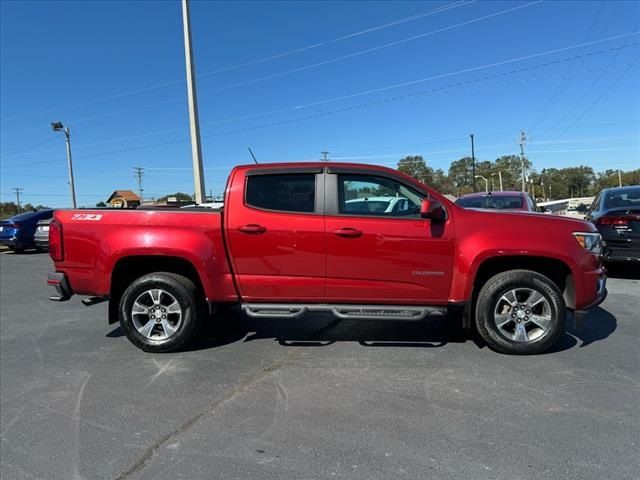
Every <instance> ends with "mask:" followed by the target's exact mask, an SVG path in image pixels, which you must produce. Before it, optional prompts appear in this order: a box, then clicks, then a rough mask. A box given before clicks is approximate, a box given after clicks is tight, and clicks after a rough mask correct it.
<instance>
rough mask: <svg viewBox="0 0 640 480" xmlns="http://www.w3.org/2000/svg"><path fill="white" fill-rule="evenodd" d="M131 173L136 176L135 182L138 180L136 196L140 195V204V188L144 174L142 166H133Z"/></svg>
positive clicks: (141, 190) (141, 189)
mask: <svg viewBox="0 0 640 480" xmlns="http://www.w3.org/2000/svg"><path fill="white" fill-rule="evenodd" d="M133 174H134V176H135V177H136V182H138V196H139V197H140V204H142V192H143V191H144V189H143V188H142V177H143V175H144V167H133Z"/></svg>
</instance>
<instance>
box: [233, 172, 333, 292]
mask: <svg viewBox="0 0 640 480" xmlns="http://www.w3.org/2000/svg"><path fill="white" fill-rule="evenodd" d="M238 176H239V177H240V178H235V179H233V180H232V185H231V192H230V194H229V198H230V205H228V206H227V207H228V211H229V214H228V215H225V220H226V223H225V226H226V236H227V241H228V247H229V251H230V260H231V262H232V265H233V270H234V273H235V275H236V281H237V284H238V288H239V290H240V294H241V295H242V297H243V300H245V301H254V302H255V301H265V302H269V301H271V302H304V301H321V300H322V299H323V298H324V294H325V274H326V264H325V254H326V251H325V236H324V216H323V214H322V210H321V198H322V196H321V195H318V193H322V192H323V189H322V185H323V175H322V173H321V169H315V170H309V169H306V170H305V169H292V171H290V172H287V171H285V170H282V169H280V170H279V171H277V172H276V173H269V172H268V171H266V170H265V169H256V170H255V171H253V172H252V171H249V172H247V174H246V176H245V175H238ZM242 193H244V198H242Z"/></svg>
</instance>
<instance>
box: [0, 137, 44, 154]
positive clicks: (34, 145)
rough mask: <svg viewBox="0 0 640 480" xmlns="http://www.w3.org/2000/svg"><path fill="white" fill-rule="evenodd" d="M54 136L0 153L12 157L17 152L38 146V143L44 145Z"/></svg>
mask: <svg viewBox="0 0 640 480" xmlns="http://www.w3.org/2000/svg"><path fill="white" fill-rule="evenodd" d="M55 139H56V138H55V137H49V138H47V139H46V140H43V141H42V142H37V143H31V144H29V145H23V146H21V147H19V148H18V149H16V150H14V151H12V152H10V153H5V154H2V157H4V158H7V157H12V156H14V155H16V154H18V153H21V152H24V151H25V150H30V149H32V148H34V147H39V146H40V145H44V144H45V143H49V142H52V141H54V140H55Z"/></svg>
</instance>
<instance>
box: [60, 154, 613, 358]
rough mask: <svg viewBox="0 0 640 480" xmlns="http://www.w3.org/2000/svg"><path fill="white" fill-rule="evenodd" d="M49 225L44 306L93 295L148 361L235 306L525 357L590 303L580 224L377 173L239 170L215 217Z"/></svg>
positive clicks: (66, 219) (591, 271)
mask: <svg viewBox="0 0 640 480" xmlns="http://www.w3.org/2000/svg"><path fill="white" fill-rule="evenodd" d="M398 198H400V199H402V201H399V200H397V199H398ZM369 199H370V200H369ZM353 200H357V201H353ZM405 200H406V201H405ZM49 232H50V239H49V251H50V255H51V258H52V259H53V261H54V265H55V271H53V272H50V273H49V276H48V283H49V284H50V285H53V286H55V288H56V289H57V292H58V295H57V296H54V297H52V299H54V300H67V299H68V298H69V297H70V296H71V295H73V294H79V295H89V296H93V297H98V298H99V299H107V298H108V299H109V301H110V308H109V316H110V319H109V321H110V322H111V323H114V322H117V321H119V322H120V324H121V326H122V329H123V330H124V332H125V333H126V335H127V337H128V338H129V340H131V341H132V342H133V343H134V344H135V345H136V346H138V347H140V348H142V349H143V350H145V351H151V352H166V351H174V350H177V349H180V348H182V347H184V346H185V345H186V344H187V342H189V341H190V340H192V339H193V337H194V336H195V335H196V332H197V330H198V327H199V326H201V324H202V323H203V321H204V319H205V318H207V317H208V315H207V313H208V312H211V311H213V310H214V308H215V307H216V306H219V305H222V304H234V303H236V304H237V303H240V304H241V305H242V308H243V309H244V311H245V312H246V314H247V315H249V316H252V317H281V318H297V317H301V316H303V314H304V313H305V312H331V313H333V314H334V315H335V316H337V317H338V318H342V319H357V320H360V321H366V320H371V319H374V320H380V319H384V320H405V321H406V320H420V319H422V318H424V317H425V316H427V315H433V314H446V313H447V312H448V311H449V312H459V313H463V314H462V315H461V317H462V319H463V324H464V326H465V327H467V328H470V327H473V326H475V328H476V329H477V331H478V333H479V334H480V335H481V336H482V338H483V339H484V340H485V341H486V342H487V344H488V345H489V346H490V347H491V348H493V349H494V350H497V351H500V352H505V353H512V354H532V353H539V352H543V351H545V350H546V349H548V348H549V347H551V345H553V343H554V342H555V341H556V340H557V338H558V336H559V335H561V333H562V332H563V330H564V325H565V319H566V316H567V311H568V310H572V311H573V312H574V314H575V315H577V316H578V315H580V314H582V313H584V311H585V310H586V309H588V308H590V307H593V306H595V305H597V304H599V303H600V302H601V301H602V300H603V299H604V297H605V295H606V289H605V280H606V278H605V271H604V269H603V267H602V260H601V250H602V242H601V238H600V235H599V234H598V232H597V231H596V228H595V227H594V226H593V225H592V224H590V223H587V222H584V221H581V220H574V219H567V218H561V217H557V216H551V215H543V214H537V213H524V212H523V213H515V212H498V211H496V212H492V211H480V210H471V209H469V210H467V209H464V208H461V207H459V206H458V205H455V204H454V203H452V202H450V201H449V200H448V199H446V198H445V197H444V196H442V195H440V194H439V193H438V192H436V191H434V190H432V189H431V188H429V187H427V186H426V185H424V184H422V183H420V182H418V181H417V180H415V179H413V178H411V177H409V176H407V175H404V174H402V173H400V172H398V171H395V170H392V169H389V168H384V167H379V166H368V165H357V164H344V163H342V164H341V163H330V164H327V163H296V164H292V163H281V164H266V165H247V166H239V167H236V168H234V169H233V170H232V172H231V174H230V176H229V179H228V181H227V186H226V192H225V197H224V208H223V209H221V210H220V211H210V210H206V209H193V210H189V209H175V210H166V209H157V210H152V209H151V210H145V209H140V208H139V209H133V210H109V209H106V210H58V211H56V213H55V218H54V220H53V221H52V222H51V226H50V230H49ZM457 317H458V318H460V315H457Z"/></svg>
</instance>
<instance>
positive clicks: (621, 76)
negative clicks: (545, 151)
mask: <svg viewBox="0 0 640 480" xmlns="http://www.w3.org/2000/svg"><path fill="white" fill-rule="evenodd" d="M639 62H640V57H638V58H637V59H636V61H635V62H633V63H632V64H630V65H629V66H628V67H627V68H626V69H625V70H624V71H623V72H622V73H621V74H620V75H619V76H618V77H617V78H616V79H615V80H614V81H613V82H612V83H611V84H610V85H609V87H607V88H606V89H605V90H604V91H603V92H602V93H601V94H600V95H599V96H598V97H596V98H595V99H594V100H593V101H592V102H591V103H590V104H589V105H588V106H587V108H585V109H584V110H583V111H582V113H581V114H580V115H578V116H577V117H576V118H574V119H573V122H570V123H569V125H567V126H566V127H565V128H564V130H562V132H560V134H559V135H558V136H557V137H556V138H555V140H558V139H559V138H560V137H562V136H563V135H564V134H565V133H566V132H567V131H568V130H569V129H570V128H571V127H572V126H573V124H574V123H576V122H577V121H579V120H580V119H581V118H582V117H584V116H585V114H586V113H587V112H588V111H589V110H591V108H593V106H594V105H595V104H596V103H598V102H599V101H600V100H601V99H602V97H604V96H605V95H606V94H607V93H609V92H610V91H611V89H612V88H613V87H615V86H616V85H617V84H618V82H619V81H620V80H622V78H623V77H624V76H625V75H626V74H627V73H629V72H630V71H631V69H632V68H633V67H634V66H636V65H638V63H639ZM554 128H556V126H554ZM551 145H553V143H552V144H551Z"/></svg>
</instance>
